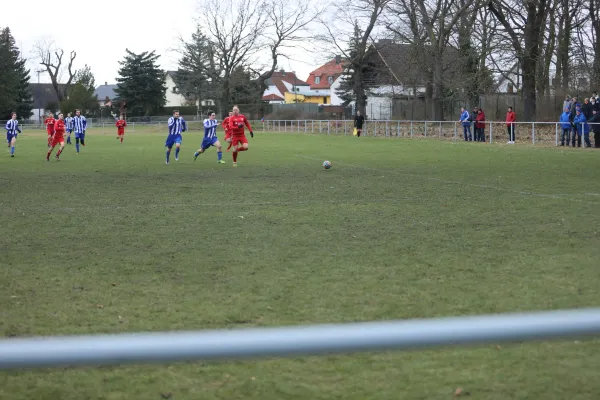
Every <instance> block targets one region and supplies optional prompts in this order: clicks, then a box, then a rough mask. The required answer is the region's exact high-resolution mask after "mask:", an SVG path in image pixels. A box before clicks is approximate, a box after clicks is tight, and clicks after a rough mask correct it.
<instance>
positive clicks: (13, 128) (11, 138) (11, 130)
mask: <svg viewBox="0 0 600 400" xmlns="http://www.w3.org/2000/svg"><path fill="white" fill-rule="evenodd" d="M17 133H21V129H20V128H19V121H17V113H16V112H14V113H12V116H11V119H9V120H8V121H7V122H6V141H7V142H8V147H10V156H11V157H14V156H15V143H16V142H17Z"/></svg>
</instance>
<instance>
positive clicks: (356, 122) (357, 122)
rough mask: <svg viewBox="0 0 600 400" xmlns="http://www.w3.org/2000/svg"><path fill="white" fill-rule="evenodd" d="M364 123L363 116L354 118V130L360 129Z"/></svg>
mask: <svg viewBox="0 0 600 400" xmlns="http://www.w3.org/2000/svg"><path fill="white" fill-rule="evenodd" d="M364 122H365V117H364V115H357V116H356V117H354V127H355V128H356V129H362V127H363V123H364Z"/></svg>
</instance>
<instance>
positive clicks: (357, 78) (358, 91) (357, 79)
mask: <svg viewBox="0 0 600 400" xmlns="http://www.w3.org/2000/svg"><path fill="white" fill-rule="evenodd" d="M354 68H355V69H354V94H355V96H356V111H360V113H361V114H362V115H367V110H366V108H367V102H366V99H367V96H366V94H365V86H364V83H363V76H362V75H363V74H362V68H359V67H354Z"/></svg>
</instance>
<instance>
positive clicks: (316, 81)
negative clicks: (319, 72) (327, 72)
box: [315, 76, 321, 85]
mask: <svg viewBox="0 0 600 400" xmlns="http://www.w3.org/2000/svg"><path fill="white" fill-rule="evenodd" d="M315 83H316V84H317V85H318V84H319V83H321V77H320V76H315Z"/></svg>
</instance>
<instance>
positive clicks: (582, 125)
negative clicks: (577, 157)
mask: <svg viewBox="0 0 600 400" xmlns="http://www.w3.org/2000/svg"><path fill="white" fill-rule="evenodd" d="M584 124H585V122H582V123H581V141H582V142H583V148H584V149H585V140H584V139H585V137H584V136H583V132H584V129H585V126H584ZM577 139H579V134H578V135H577ZM578 144H579V143H578Z"/></svg>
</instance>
